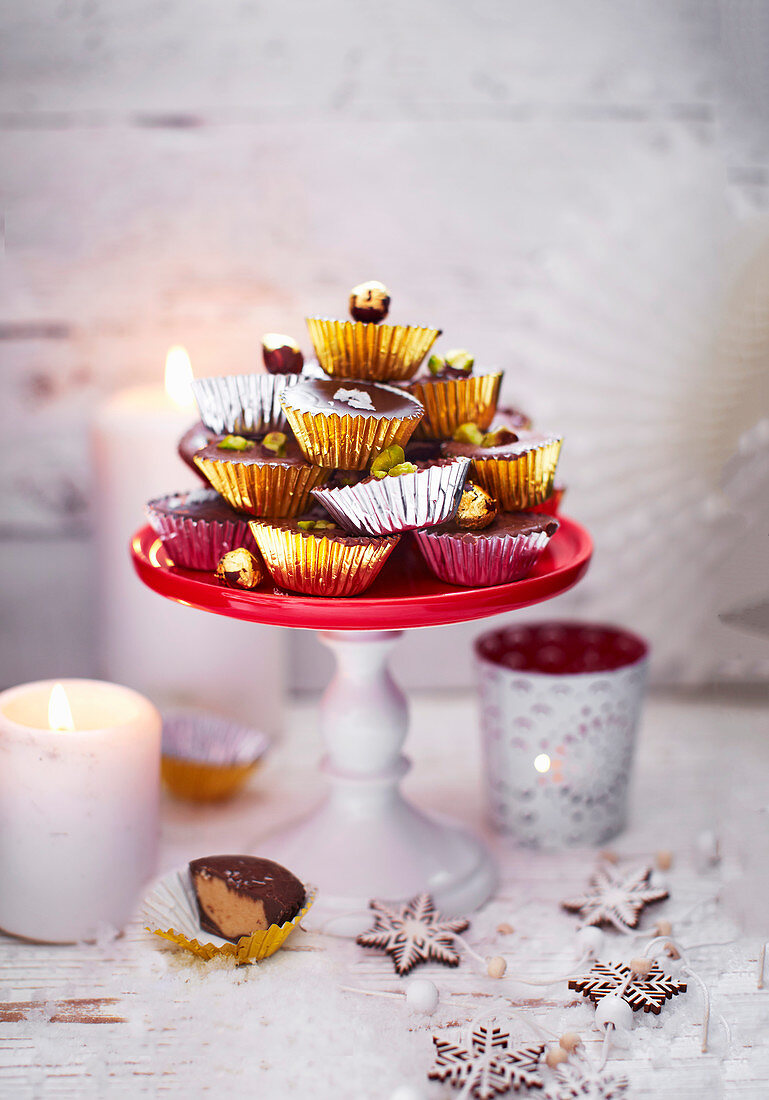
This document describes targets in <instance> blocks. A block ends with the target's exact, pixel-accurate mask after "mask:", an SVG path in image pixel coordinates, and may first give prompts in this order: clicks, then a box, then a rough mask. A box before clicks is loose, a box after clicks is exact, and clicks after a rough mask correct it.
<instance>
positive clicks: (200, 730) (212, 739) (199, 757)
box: [163, 710, 270, 765]
mask: <svg viewBox="0 0 769 1100" xmlns="http://www.w3.org/2000/svg"><path fill="white" fill-rule="evenodd" d="M269 747H270V739H269V737H268V736H267V734H266V733H262V732H261V731H260V730H255V729H252V728H251V727H250V726H242V725H240V724H239V723H237V722H231V721H230V720H229V719H227V718H221V717H220V716H219V715H217V714H209V713H207V712H206V711H200V710H169V711H166V712H165V713H164V714H163V755H164V756H172V757H174V758H175V759H179V760H195V761H198V762H199V763H201V764H219V765H231V764H253V763H254V761H255V760H259V759H260V758H261V757H262V756H264V754H265V752H266V751H267V749H268V748H269Z"/></svg>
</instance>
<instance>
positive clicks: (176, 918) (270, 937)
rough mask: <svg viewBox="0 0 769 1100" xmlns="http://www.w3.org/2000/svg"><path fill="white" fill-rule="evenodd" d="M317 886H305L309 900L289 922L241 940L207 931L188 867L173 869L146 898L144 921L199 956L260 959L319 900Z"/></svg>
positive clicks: (271, 952)
mask: <svg viewBox="0 0 769 1100" xmlns="http://www.w3.org/2000/svg"><path fill="white" fill-rule="evenodd" d="M315 896H316V890H315V888H314V887H312V886H305V903H304V906H303V907H302V909H301V910H300V912H299V913H297V915H296V916H295V917H294V919H293V920H291V921H286V922H285V924H282V925H277V924H272V925H270V927H269V928H267V929H266V930H265V931H264V932H253V933H252V934H251V935H250V936H241V938H240V939H239V940H238V942H237V943H231V942H230V941H229V940H225V939H222V938H221V936H214V935H213V934H212V933H211V932H204V931H203V929H202V928H201V927H200V918H199V916H198V907H197V901H196V899H195V891H194V888H193V886H192V883H191V881H190V873H189V869H188V868H187V867H184V868H183V869H181V870H177V871H171V872H170V873H169V874H167V875H164V876H163V878H161V879H160V880H159V881H158V882H156V883H155V885H154V886H153V888H152V890H151V891H150V893H149V894H148V895H147V897H146V898H145V899H144V905H143V906H142V913H141V916H142V921H143V923H144V926H145V928H146V930H147V931H148V932H151V933H152V934H153V935H155V936H160V938H161V939H164V940H168V941H169V942H171V943H175V944H177V945H178V946H179V947H183V948H184V949H185V950H186V951H190V952H191V953H192V954H193V955H196V956H197V957H198V958H199V959H213V958H215V957H216V956H224V957H230V958H232V959H233V960H234V961H235V962H238V963H246V962H259V961H260V960H261V959H266V958H268V957H269V956H270V955H274V954H275V952H276V951H277V950H278V948H279V947H281V946H282V945H283V944H284V943H285V941H286V940H287V939H288V937H289V936H290V935H291V933H292V932H293V931H294V929H295V928H296V926H297V925H298V924H299V922H300V921H301V920H302V918H303V917H304V916H305V914H306V913H307V911H308V910H309V908H310V906H311V905H312V903H313V902H314V901H315Z"/></svg>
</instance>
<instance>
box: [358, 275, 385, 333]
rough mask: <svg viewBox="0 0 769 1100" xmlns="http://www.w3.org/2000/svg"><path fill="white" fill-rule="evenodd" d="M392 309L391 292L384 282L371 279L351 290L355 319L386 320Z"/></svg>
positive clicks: (365, 320) (375, 321)
mask: <svg viewBox="0 0 769 1100" xmlns="http://www.w3.org/2000/svg"><path fill="white" fill-rule="evenodd" d="M389 309H390V292H389V290H388V289H387V287H386V286H385V285H384V283H378V282H376V280H371V281H370V282H368V283H360V284H359V285H358V286H354V287H353V288H352V290H351V291H350V313H351V315H352V318H353V320H354V321H364V322H373V323H374V324H377V323H378V322H379V321H384V319H385V317H386V316H387V314H388V312H389Z"/></svg>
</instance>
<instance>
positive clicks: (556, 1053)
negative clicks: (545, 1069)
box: [545, 1047, 569, 1069]
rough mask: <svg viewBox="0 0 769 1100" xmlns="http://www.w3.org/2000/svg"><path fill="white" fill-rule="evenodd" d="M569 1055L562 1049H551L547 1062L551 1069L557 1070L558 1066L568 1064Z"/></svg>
mask: <svg viewBox="0 0 769 1100" xmlns="http://www.w3.org/2000/svg"><path fill="white" fill-rule="evenodd" d="M568 1060H569V1055H568V1054H567V1053H566V1051H565V1050H564V1049H563V1048H562V1047H549V1048H548V1052H547V1054H546V1055H545V1062H546V1064H547V1065H548V1066H550V1069H555V1067H556V1066H560V1065H561V1063H562V1062H568Z"/></svg>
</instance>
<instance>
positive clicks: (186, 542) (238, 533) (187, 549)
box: [146, 490, 260, 572]
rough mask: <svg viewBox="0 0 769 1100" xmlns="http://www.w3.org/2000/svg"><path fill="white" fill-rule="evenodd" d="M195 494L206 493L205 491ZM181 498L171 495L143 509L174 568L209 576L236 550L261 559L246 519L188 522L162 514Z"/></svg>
mask: <svg viewBox="0 0 769 1100" xmlns="http://www.w3.org/2000/svg"><path fill="white" fill-rule="evenodd" d="M198 492H203V493H205V492H206V490H198ZM212 495H217V494H213V493H212ZM184 496H185V494H184V493H173V494H170V495H169V496H167V497H158V499H157V500H151V501H150V502H149V503H148V504H147V506H146V513H147V518H148V519H149V522H150V524H151V526H152V529H153V530H154V531H156V532H157V534H158V535H159V536H160V539H161V541H162V543H163V547H164V549H165V550H166V551H167V552H168V554H169V556H170V557H171V558H172V559H173V561H174V564H175V565H179V566H181V567H182V568H183V569H197V570H205V571H206V572H211V571H213V570H215V569H216V566H217V565H218V563H219V559H220V558H221V556H222V554H226V553H227V551H228V550H235V549H236V548H237V547H239V546H245V548H246V549H247V550H250V551H251V553H252V554H254V555H256V557H257V558H259V557H260V554H259V548H258V547H257V545H256V542H255V540H254V536H253V535H252V533H251V528H250V527H249V526H248V521H247V520H246V519H239V518H237V519H235V518H233V519H231V520H218V519H213V520H209V519H190V518H188V517H181V516H174V515H173V513H172V512H169V511H167V510H165V509H166V508H167V506H168V504H169V502H171V501H173V500H179V499H181V498H183V497H184Z"/></svg>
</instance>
